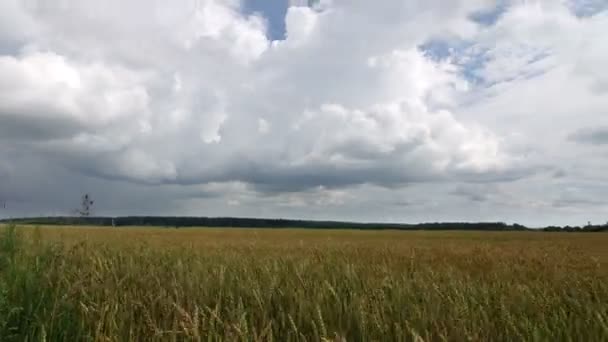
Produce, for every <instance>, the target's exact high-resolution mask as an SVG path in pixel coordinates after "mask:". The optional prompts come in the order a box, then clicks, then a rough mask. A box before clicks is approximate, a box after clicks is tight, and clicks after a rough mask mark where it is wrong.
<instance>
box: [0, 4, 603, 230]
mask: <svg viewBox="0 0 608 342" xmlns="http://www.w3.org/2000/svg"><path fill="white" fill-rule="evenodd" d="M243 6H244V5H243V3H242V2H241V1H236V0H234V1H233V0H223V1H220V0H196V1H185V2H183V3H180V4H176V3H174V2H169V1H156V2H152V3H151V2H147V1H140V0H133V1H128V2H123V1H114V0H113V1H107V2H103V3H99V2H96V1H78V2H75V1H65V2H61V4H55V5H52V4H46V3H44V2H37V1H31V2H19V1H14V0H7V1H3V2H2V4H0V144H1V148H0V157H1V158H2V159H1V160H2V162H1V163H0V176H2V178H3V179H6V180H8V181H4V186H3V187H0V197H9V198H10V197H13V198H16V197H20V198H22V199H23V201H22V203H29V204H27V205H26V204H23V206H24V207H23V208H28V209H22V210H21V211H20V212H21V213H28V212H29V213H37V211H36V210H38V211H40V210H42V209H44V208H47V207H49V208H50V207H52V206H53V205H54V204H53V205H51V204H50V199H49V197H48V196H46V195H45V194H42V193H41V192H43V191H44V192H53V193H55V194H58V195H57V196H59V197H61V198H62V200H61V201H58V200H55V203H67V202H68V201H70V200H71V198H77V192H82V191H90V192H96V193H100V194H101V196H103V197H104V199H106V200H107V201H109V200H110V198H111V200H112V201H116V203H123V202H124V203H125V206H124V208H127V209H126V210H128V208H133V210H134V211H136V210H139V211H141V212H157V211H156V210H157V209H158V207H159V206H162V205H161V203H162V202H163V200H162V199H159V198H164V201H166V202H167V207H166V208H167V209H166V211H167V213H194V214H197V213H198V214H207V215H214V214H218V215H220V214H236V215H247V214H250V213H255V214H256V215H257V214H265V215H269V216H282V215H287V214H289V215H295V216H298V217H307V216H311V217H322V218H343V219H349V218H355V217H356V218H360V219H361V217H358V216H357V215H356V214H355V213H358V212H360V207H363V206H365V205H369V206H371V207H374V208H375V209H374V210H373V211H372V212H370V217H369V220H374V219H379V218H380V219H381V218H384V217H391V218H394V219H396V220H403V219H404V218H406V216H407V215H410V214H411V213H405V212H403V213H400V212H399V211H398V210H400V209H398V208H401V207H400V206H393V205H391V204H390V203H426V205H427V207H424V206H423V207H424V208H426V209H421V207H419V206H417V205H410V206H408V207H409V208H416V210H427V211H428V210H430V211H428V212H437V209H436V207H434V209H429V208H433V207H432V205H430V204H429V203H440V205H444V206H446V207H450V206H451V207H450V208H457V207H458V203H457V202H451V203H450V202H449V201H448V200H437V199H432V198H426V197H425V198H419V199H418V200H417V201H413V202H412V200H411V199H406V198H402V197H406V196H409V195H411V191H412V189H418V190H419V191H422V192H428V193H434V194H436V195H437V196H446V195H447V196H446V198H448V199H451V200H452V201H454V198H457V197H459V196H450V194H451V193H452V194H454V193H461V194H464V193H465V191H460V192H458V191H457V192H454V191H453V190H452V189H453V188H454V187H455V186H459V187H461V188H460V189H463V187H466V188H467V191H466V193H467V195H466V196H460V197H459V198H464V199H466V198H469V199H470V201H471V202H474V203H481V202H483V203H485V204H484V205H492V203H494V205H499V204H497V203H498V202H500V201H498V202H497V201H481V200H480V199H486V198H490V197H492V196H489V197H488V196H487V195H485V194H483V192H484V191H487V189H491V187H490V188H487V187H486V186H485V185H470V184H475V183H486V184H500V185H501V189H503V188H507V189H508V190H505V191H504V193H513V194H514V195H513V197H514V198H516V197H517V196H518V195H519V196H521V197H522V198H526V199H528V200H529V202H530V203H532V202H534V201H536V202H537V203H545V202H546V203H550V202H551V201H552V200H557V199H556V198H558V197H559V193H558V191H557V190H556V191H555V193H554V194H553V195H552V196H554V197H555V198H552V199H544V201H543V198H542V197H543V196H544V194H543V193H542V192H541V191H539V192H534V191H533V190H531V189H530V187H525V186H521V185H520V184H528V183H527V182H531V181H532V180H534V181H535V182H538V183H539V184H545V185H546V186H548V187H550V186H556V187H557V186H558V185H559V184H558V183H559V182H569V181H572V179H574V178H578V179H582V180H588V179H597V178H598V177H599V178H600V179H603V178H602V176H601V175H599V171H597V170H599V169H600V168H601V165H603V161H602V160H601V158H600V160H598V159H597V151H595V152H593V153H596V157H595V160H594V161H593V162H592V165H591V164H589V166H588V167H581V166H580V165H579V164H580V161H578V160H577V158H579V157H580V156H585V155H586V153H589V154H591V153H592V152H590V151H588V150H585V147H584V146H583V145H584V144H572V143H571V141H570V140H576V141H578V142H591V140H592V141H594V144H595V145H600V144H598V143H597V141H601V132H600V131H597V130H594V131H592V132H591V131H587V130H586V129H588V127H595V126H597V125H600V126H602V127H603V126H605V125H607V124H608V122H605V120H606V116H605V112H604V111H605V108H608V100H607V97H606V96H605V94H606V89H608V75H607V74H606V73H605V72H604V71H605V70H608V68H606V60H608V58H607V57H608V50H607V48H608V46H607V45H606V44H603V43H602V41H603V32H605V31H606V29H607V28H608V14H607V12H606V7H605V6H602V5H601V3H597V2H593V1H556V2H546V1H511V2H508V3H507V5H505V6H502V5H500V4H497V3H496V2H495V1H489V0H475V1H470V0H467V1H464V0H462V1H460V0H459V1H450V2H449V3H446V2H445V1H439V0H437V1H435V0H433V1H406V2H403V1H384V2H380V3H378V2H369V1H336V0H334V1H325V0H324V1H316V2H297V3H293V6H291V7H290V8H289V9H288V11H287V13H286V16H285V18H284V21H285V29H286V32H285V39H284V40H278V41H277V40H275V41H272V40H271V39H270V38H269V35H268V34H267V32H269V31H270V30H271V29H272V28H270V27H269V21H268V20H267V19H266V18H264V13H263V11H256V12H254V14H249V12H248V13H246V12H245V11H244V7H243ZM497 6H498V7H497ZM493 11H494V12H496V14H497V15H495V17H496V18H495V20H492V21H491V22H490V21H488V22H484V21H483V20H480V19H479V18H480V16H479V13H492V12H493ZM482 17H483V16H482ZM429 42H441V44H442V46H446V47H448V49H447V50H446V51H445V52H443V53H439V52H438V51H432V49H429V48H428V46H429V45H428V43H429ZM430 46H432V45H430ZM574 118H576V119H574ZM573 122H574V123H575V125H579V127H576V126H574V127H573ZM578 129H580V130H581V131H577V132H578V133H575V134H573V133H572V131H573V130H578ZM598 132H599V133H598ZM598 137H599V138H598ZM598 139H599V140H598ZM20 154H21V155H23V154H25V155H27V158H24V157H22V156H20ZM590 163H591V162H590ZM33 165H36V166H37V167H42V168H44V167H45V166H46V165H48V168H49V172H48V173H47V174H44V173H38V172H30V173H27V172H26V173H20V172H19V170H21V169H23V168H28V167H32V166H33ZM558 171H559V172H560V174H562V175H563V176H562V177H553V176H552V175H554V174H555V173H556V172H558ZM67 175H70V176H69V177H68V176H67ZM45 177H53V178H56V179H57V180H58V181H57V182H55V183H52V184H49V183H47V179H46V178H45ZM70 179H76V180H74V182H77V183H79V184H82V186H81V187H74V186H70V183H71V181H70ZM26 184H32V186H26ZM235 184H238V186H235ZM463 184H464V185H463ZM467 184H469V185H467ZM222 186H223V187H224V188H223V190H224V191H225V193H224V194H223V195H222V191H217V192H214V191H211V193H214V194H215V195H213V196H208V194H209V193H210V192H209V190H208V189H207V188H206V187H222ZM88 187H91V189H85V188H88ZM36 188H38V189H40V190H39V191H36V190H35V189H36ZM102 188H104V189H105V190H104V189H102ZM110 188H111V189H113V191H116V193H115V194H114V195H110V193H109V192H108V191H107V189H110ZM431 188H432V189H433V191H430V190H429V191H426V190H425V189H431ZM62 189H63V190H62ZM193 189H195V190H193ZM362 189H367V191H369V194H368V195H366V194H365V193H364V191H363V190H362ZM440 189H443V190H440ZM62 191H64V192H65V194H62ZM19 193H21V195H20V196H17V194H19ZM128 193H132V194H133V193H137V194H140V195H138V196H141V197H137V196H135V197H134V196H131V195H129V194H128ZM192 193H194V194H200V196H199V197H196V196H195V195H191V194H192ZM144 194H145V195H144ZM148 195H149V196H152V197H155V198H156V199H155V200H149V201H145V200H143V201H141V202H138V203H135V202H136V201H135V198H143V197H145V196H148ZM361 197H362V198H364V199H365V198H367V201H365V200H361ZM423 197H424V196H423ZM427 197H428V196H427ZM389 198H390V200H388V199H389ZM591 200H593V199H591ZM28 201H29V202H28ZM446 201H448V202H446ZM372 202H373V203H380V202H382V203H385V204H386V205H385V207H384V208H382V207H381V206H373V205H372ZM98 203H101V202H98ZM256 203H257V205H256ZM315 203H316V204H320V206H321V207H322V206H327V207H330V208H333V209H331V210H330V209H328V212H327V213H321V212H320V211H319V212H317V211H314V210H313V209H310V208H311V207H314V204H315ZM563 203H566V202H563ZM127 204H128V205H127ZM62 205H64V204H62ZM438 205H439V204H438ZM501 205H504V206H509V207H512V208H515V209H513V210H520V211H525V208H524V209H522V208H521V206H518V205H516V203H515V201H507V202H504V201H503V202H502V204H501ZM260 206H264V207H265V208H266V209H265V211H261V210H260ZM564 206H565V205H562V206H557V207H554V208H557V209H555V210H558V209H559V208H563V207H564ZM117 207H120V206H119V205H116V206H111V205H108V206H107V208H113V209H108V210H107V212H108V213H114V212H117V209H116V208H117ZM548 207H551V206H550V205H547V208H548ZM36 208H38V209H36ZM201 208H204V209H205V210H201ZM391 208H392V209H391ZM494 209H496V208H494ZM494 209H492V208H489V209H488V210H494ZM53 210H58V211H61V208H56V209H53ZM308 210H311V211H308ZM391 210H393V211H391ZM454 210H455V209H454ZM454 210H452V209H449V210H448V209H446V212H450V213H452V212H455V211H454ZM547 210H549V209H547ZM121 212H122V211H121ZM501 212H503V211H501V210H496V213H501ZM450 215H452V214H449V215H446V216H444V217H447V218H449V217H452V216H450ZM476 215H477V214H476V213H475V212H470V211H464V212H462V219H469V218H470V219H476V218H478V216H476ZM497 215H498V214H497ZM531 215H532V214H531V213H524V214H517V215H516V216H517V217H522V218H524V219H530V217H531ZM418 217H424V216H418ZM362 219H366V218H365V217H363V218H362ZM541 219H543V218H542V217H537V218H535V220H541Z"/></svg>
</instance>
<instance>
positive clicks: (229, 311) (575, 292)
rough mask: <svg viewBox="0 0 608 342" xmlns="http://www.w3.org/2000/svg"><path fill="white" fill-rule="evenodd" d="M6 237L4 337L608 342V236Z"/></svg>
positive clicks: (1, 301)
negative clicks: (570, 341) (563, 341)
mask: <svg viewBox="0 0 608 342" xmlns="http://www.w3.org/2000/svg"><path fill="white" fill-rule="evenodd" d="M3 234H4V235H3V237H2V239H1V240H0V340H2V341H13V340H14V341H24V340H28V341H38V340H48V341H80V340H84V341H89V340H91V341H154V340H159V341H165V340H168V341H172V340H179V341H181V340H187V341H190V340H194V341H199V340H211V341H220V340H228V341H233V340H238V341H268V340H276V341H320V340H348V341H372V340H374V341H386V340H389V341H390V340H398V341H402V340H411V341H442V340H449V341H465V340H473V341H490V340H498V341H502V340H539V341H558V340H560V341H561V340H565V341H568V340H572V341H602V340H608V282H607V281H608V271H607V268H608V267H607V266H608V247H607V246H608V234H590V233H586V234H574V233H571V234H564V233H534V232H504V233H494V232H487V233H480V232H445V233H444V232H396V231H330V230H327V231H320V230H296V229H293V230H272V229H256V230H244V229H180V230H175V229H146V228H125V229H109V228H84V227H61V228H57V227H53V228H51V227H42V228H39V229H33V228H29V227H24V228H17V229H4V230H3Z"/></svg>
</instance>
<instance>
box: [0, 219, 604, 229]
mask: <svg viewBox="0 0 608 342" xmlns="http://www.w3.org/2000/svg"><path fill="white" fill-rule="evenodd" d="M0 222H1V223H9V222H12V223H16V224H28V225H84V226H123V227H124V226H150V227H165V228H188V227H225V228H231V227H233V228H310V229H362V230H387V229H396V230H436V231H442V230H474V231H525V230H534V231H539V229H530V228H528V227H525V226H523V225H519V224H512V225H509V224H506V223H503V222H480V223H461V222H454V223H449V222H446V223H420V224H398V223H356V222H340V221H309V220H286V219H259V218H235V217H167V216H130V217H114V218H112V217H36V218H18V219H11V220H0ZM540 231H551V232H559V231H563V232H602V231H608V224H604V225H587V226H584V227H571V226H566V227H557V226H550V227H546V228H543V229H540Z"/></svg>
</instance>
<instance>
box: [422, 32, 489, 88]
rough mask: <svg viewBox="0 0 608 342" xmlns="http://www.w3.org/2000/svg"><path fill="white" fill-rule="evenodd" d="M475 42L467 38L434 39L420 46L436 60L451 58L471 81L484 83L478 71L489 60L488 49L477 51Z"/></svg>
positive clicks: (428, 55)
mask: <svg viewBox="0 0 608 342" xmlns="http://www.w3.org/2000/svg"><path fill="white" fill-rule="evenodd" d="M474 47H475V43H474V42H471V41H466V40H443V39H432V40H430V41H428V42H426V43H424V44H422V45H420V46H419V47H418V48H419V49H420V50H421V51H422V52H424V54H425V55H426V56H427V57H429V58H431V59H432V60H434V61H437V62H439V61H443V60H447V59H450V61H451V62H452V63H454V64H455V65H457V66H459V68H460V73H461V74H462V76H464V77H465V78H466V79H467V80H468V81H469V82H472V83H475V84H478V83H483V78H481V77H480V76H479V73H478V72H477V71H478V70H480V69H481V68H483V66H484V65H485V63H486V62H487V61H488V57H487V54H486V52H487V51H486V50H483V51H475V48H474Z"/></svg>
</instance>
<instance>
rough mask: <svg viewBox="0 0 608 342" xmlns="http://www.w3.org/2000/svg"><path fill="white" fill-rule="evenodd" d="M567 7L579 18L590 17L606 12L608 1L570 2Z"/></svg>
mask: <svg viewBox="0 0 608 342" xmlns="http://www.w3.org/2000/svg"><path fill="white" fill-rule="evenodd" d="M569 7H570V9H571V10H572V12H574V13H575V14H576V15H577V16H579V17H591V16H594V15H596V14H598V13H602V12H608V0H571V1H570V2H569Z"/></svg>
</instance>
